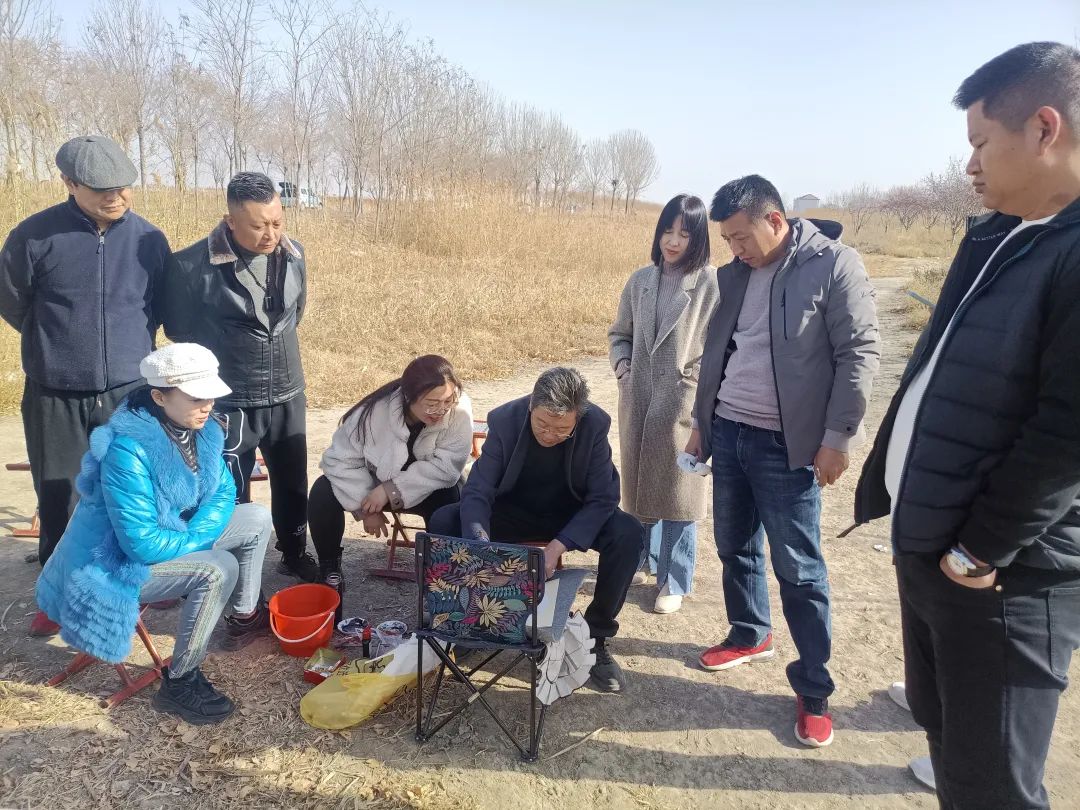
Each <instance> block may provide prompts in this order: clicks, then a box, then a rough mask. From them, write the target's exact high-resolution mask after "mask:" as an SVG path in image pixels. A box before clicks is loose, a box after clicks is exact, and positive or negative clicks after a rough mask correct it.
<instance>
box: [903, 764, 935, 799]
mask: <svg viewBox="0 0 1080 810" xmlns="http://www.w3.org/2000/svg"><path fill="white" fill-rule="evenodd" d="M908 767H909V768H911V772H912V773H913V774H914V775H915V778H916V779H918V780H919V784H921V785H924V786H926V787H928V788H930V789H931V790H932V791H934V792H935V793H936V792H937V781H935V779H934V766H933V764H931V762H930V757H915V759H913V760H911V762H909V763H908Z"/></svg>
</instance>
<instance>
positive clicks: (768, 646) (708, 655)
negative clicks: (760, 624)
mask: <svg viewBox="0 0 1080 810" xmlns="http://www.w3.org/2000/svg"><path fill="white" fill-rule="evenodd" d="M773 655H775V652H774V651H773V647H772V633H769V635H767V636H765V640H764V641H763V642H761V643H760V644H758V645H757V646H756V647H737V646H736V645H734V644H732V643H731V642H730V641H725V642H724V643H723V644H717V645H716V646H715V647H709V649H707V650H706V651H705V652H703V653H702V654H701V657H700V658H698V662H699V663H700V664H701V668H702V669H707V670H709V672H715V671H717V670H721V669H731V668H732V667H737V666H738V665H739V664H750V663H753V662H754V661H765V660H766V659H768V658H772V657H773Z"/></svg>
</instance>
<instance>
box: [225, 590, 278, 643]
mask: <svg viewBox="0 0 1080 810" xmlns="http://www.w3.org/2000/svg"><path fill="white" fill-rule="evenodd" d="M269 631H270V610H269V609H268V608H267V607H266V603H265V602H263V600H262V595H261V594H260V596H259V606H258V607H257V608H256V609H255V614H254V615H253V616H250V617H248V618H246V619H238V618H236V617H235V616H226V617H225V638H224V640H223V641H222V642H221V646H222V647H224V648H225V649H226V650H229V651H231V652H234V651H236V650H242V649H243V648H244V647H246V646H247V645H248V644H250V643H251V642H253V641H255V640H256V639H259V638H266V637H267V636H269V635H270V632H269Z"/></svg>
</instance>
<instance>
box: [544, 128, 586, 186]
mask: <svg viewBox="0 0 1080 810" xmlns="http://www.w3.org/2000/svg"><path fill="white" fill-rule="evenodd" d="M544 139H545V141H546V144H545V152H544V158H545V163H546V168H547V176H548V178H549V179H550V181H551V188H550V191H551V204H552V206H553V207H554V206H562V205H564V204H565V202H566V195H567V192H569V190H570V186H571V185H572V184H573V182H574V180H575V179H576V178H577V176H578V173H579V172H580V171H581V162H582V155H581V138H580V137H579V136H578V134H577V133H576V132H575V131H574V130H573V129H571V128H570V127H569V126H567V125H566V124H565V123H564V122H563V120H562V119H561V118H559V117H558V116H557V115H551V116H549V118H548V120H547V122H546V126H545V128H544Z"/></svg>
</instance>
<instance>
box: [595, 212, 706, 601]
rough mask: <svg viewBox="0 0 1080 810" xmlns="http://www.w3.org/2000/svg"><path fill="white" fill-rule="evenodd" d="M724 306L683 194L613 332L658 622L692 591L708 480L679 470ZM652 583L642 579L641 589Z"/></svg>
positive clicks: (631, 285) (701, 224) (661, 226)
mask: <svg viewBox="0 0 1080 810" xmlns="http://www.w3.org/2000/svg"><path fill="white" fill-rule="evenodd" d="M718 303H719V292H718V290H717V284H716V269H715V268H714V267H712V266H711V265H710V264H709V221H708V214H707V212H706V209H705V205H704V203H702V201H701V200H700V199H698V198H697V197H691V196H688V195H686V194H680V195H678V196H676V197H675V198H673V199H672V200H671V201H670V202H668V204H667V205H665V206H664V210H663V211H662V212H661V213H660V219H659V221H658V222H657V223H656V233H655V235H654V236H653V244H652V264H651V265H649V266H648V267H643V268H641V269H640V270H638V271H637V272H635V273H634V274H633V275H632V276H630V279H629V280H628V281H627V282H626V287H625V288H624V289H623V293H622V299H621V300H620V302H619V312H618V315H617V316H616V318H615V323H614V324H612V327H611V329H610V331H609V332H608V341H609V343H610V345H611V350H610V358H611V367H612V368H613V369H614V370H615V376H616V377H617V378H618V381H619V441H620V446H621V449H622V464H621V468H622V508H623V509H624V510H625V511H627V512H629V513H630V514H632V515H633V516H634V517H636V518H638V519H639V520H640V521H641V522H642V523H644V524H645V527H646V530H647V531H648V536H649V543H648V549H649V554H648V557H649V570H650V571H651V572H652V573H653V574H655V575H656V584H657V587H658V588H659V594H658V595H657V597H656V603H655V605H654V607H653V609H654V610H655V611H656V612H657V613H674V612H675V611H677V610H678V609H679V608H680V607H682V598H683V596H684V595H685V594H688V593H690V589H691V586H692V585H693V579H694V558H695V551H696V545H697V523H696V521H698V520H701V519H702V518H704V517H705V514H706V497H707V492H706V485H705V480H706V479H705V478H704V477H702V476H698V475H694V474H691V473H686V472H683V471H682V470H680V469H679V467H678V466H677V464H676V458H677V456H678V454H679V453H680V452H681V451H682V450H683V448H684V447H686V446H687V442H688V440H689V439H690V437H691V433H692V430H693V428H692V424H691V412H692V409H693V405H694V395H695V391H696V389H697V380H698V368H699V365H700V361H701V354H702V350H703V347H704V343H705V332H706V330H707V329H708V326H709V320H710V319H711V318H712V314H713V311H714V310H715V309H716V307H717V304H718ZM647 578H648V573H647V572H645V571H642V572H639V574H638V576H637V577H635V582H639V583H640V582H644V581H646V580H647Z"/></svg>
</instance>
